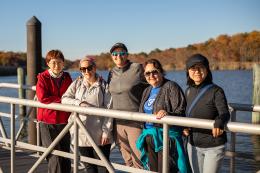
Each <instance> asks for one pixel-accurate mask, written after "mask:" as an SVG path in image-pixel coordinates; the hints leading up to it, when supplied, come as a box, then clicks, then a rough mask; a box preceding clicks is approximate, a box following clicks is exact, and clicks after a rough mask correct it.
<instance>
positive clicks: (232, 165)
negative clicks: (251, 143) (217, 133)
mask: <svg viewBox="0 0 260 173" xmlns="http://www.w3.org/2000/svg"><path fill="white" fill-rule="evenodd" d="M230 114H231V119H230V121H231V122H235V121H236V110H235V109H233V108H231V111H230ZM230 151H231V153H232V154H231V157H230V173H234V172H235V161H236V157H235V154H236V133H234V132H231V140H230Z"/></svg>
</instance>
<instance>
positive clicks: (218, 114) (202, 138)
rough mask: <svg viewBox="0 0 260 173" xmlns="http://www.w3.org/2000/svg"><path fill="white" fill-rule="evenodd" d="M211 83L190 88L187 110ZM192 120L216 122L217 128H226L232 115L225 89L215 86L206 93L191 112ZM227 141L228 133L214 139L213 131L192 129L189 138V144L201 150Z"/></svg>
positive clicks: (187, 93)
mask: <svg viewBox="0 0 260 173" xmlns="http://www.w3.org/2000/svg"><path fill="white" fill-rule="evenodd" d="M208 84H210V83H202V84H201V85H199V86H190V87H189V88H188V89H187V90H186V92H185V96H186V100H187V108H186V110H188V109H189V106H190V105H191V103H192V101H193V99H194V98H195V97H196V96H197V95H198V93H199V91H200V89H201V88H202V87H204V86H205V85H208ZM190 115H191V117H192V118H201V119H209V120H215V123H214V127H215V128H221V129H223V128H224V125H225V123H226V122H227V121H228V120H229V118H230V114H229V111H228V105H227V99H226V96H225V93H224V91H223V89H222V88H221V87H219V86H217V85H215V84H214V85H213V87H211V88H210V89H208V90H207V91H206V93H204V95H203V96H202V97H201V98H200V99H199V100H198V102H197V104H196V105H195V106H194V108H193V109H192V110H191V113H190ZM226 141H227V136H226V133H225V132H224V133H223V134H222V135H221V136H219V137H217V138H214V137H213V135H212V130H208V129H198V128H192V130H191V135H190V136H189V143H190V144H191V145H193V146H197V147H201V148H209V147H216V146H219V145H223V144H225V142H226Z"/></svg>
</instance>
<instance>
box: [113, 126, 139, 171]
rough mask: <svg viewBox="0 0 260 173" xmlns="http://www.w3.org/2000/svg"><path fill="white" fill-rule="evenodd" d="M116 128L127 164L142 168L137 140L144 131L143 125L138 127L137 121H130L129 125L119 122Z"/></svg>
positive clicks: (120, 148) (117, 137)
mask: <svg viewBox="0 0 260 173" xmlns="http://www.w3.org/2000/svg"><path fill="white" fill-rule="evenodd" d="M116 130H117V136H116V139H117V143H118V147H119V150H120V151H121V154H122V157H123V159H124V161H125V164H126V166H130V167H135V168H140V169H142V168H143V165H142V163H141V161H140V157H141V153H140V151H139V150H138V149H137V148H136V141H137V139H138V137H139V136H140V134H141V133H142V129H141V127H136V124H135V123H133V124H131V123H129V124H128V125H122V124H117V125H116Z"/></svg>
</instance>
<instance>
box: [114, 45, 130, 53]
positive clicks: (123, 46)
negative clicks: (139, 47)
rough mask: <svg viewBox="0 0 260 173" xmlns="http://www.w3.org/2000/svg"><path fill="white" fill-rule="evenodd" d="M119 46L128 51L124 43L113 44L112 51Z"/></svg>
mask: <svg viewBox="0 0 260 173" xmlns="http://www.w3.org/2000/svg"><path fill="white" fill-rule="evenodd" d="M117 48H122V49H124V50H125V51H126V52H128V50H127V47H126V46H125V45H124V44H123V43H116V44H114V45H113V46H112V48H111V49H110V53H112V52H113V51H114V50H115V49H117Z"/></svg>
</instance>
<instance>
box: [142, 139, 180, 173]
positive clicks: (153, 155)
mask: <svg viewBox="0 0 260 173" xmlns="http://www.w3.org/2000/svg"><path fill="white" fill-rule="evenodd" d="M146 151H147V153H148V159H149V167H150V171H154V172H159V173H161V172H162V165H163V163H162V158H163V151H162V150H161V151H159V152H155V146H154V142H153V138H152V137H151V136H147V137H146ZM168 158H169V173H177V172H178V167H177V164H176V163H177V162H176V152H175V144H174V142H173V141H171V140H170V147H169V157H168Z"/></svg>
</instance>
